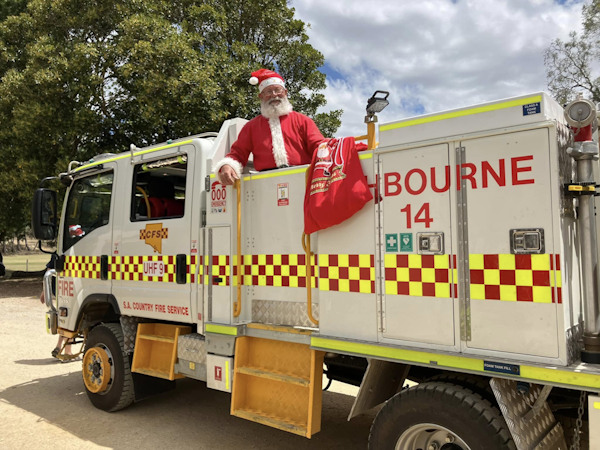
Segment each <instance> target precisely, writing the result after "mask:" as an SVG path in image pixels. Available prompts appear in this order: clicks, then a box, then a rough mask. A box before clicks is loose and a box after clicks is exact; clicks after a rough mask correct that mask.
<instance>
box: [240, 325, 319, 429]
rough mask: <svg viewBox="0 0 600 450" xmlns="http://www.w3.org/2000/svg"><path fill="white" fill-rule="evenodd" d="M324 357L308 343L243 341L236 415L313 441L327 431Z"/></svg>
mask: <svg viewBox="0 0 600 450" xmlns="http://www.w3.org/2000/svg"><path fill="white" fill-rule="evenodd" d="M323 356H324V353H323V352H319V351H316V350H311V349H310V347H309V346H308V344H299V343H295V342H284V341H276V340H271V339H263V338H255V337H248V336H244V337H240V338H238V339H237V341H236V350H235V364H234V378H233V391H232V396H231V414H232V415H234V416H237V417H241V418H244V419H248V420H252V421H254V422H258V423H262V424H264V425H268V426H271V427H274V428H277V429H280V430H285V431H288V432H290V433H294V434H299V435H301V436H306V437H308V438H310V437H311V436H312V435H313V434H315V433H317V432H318V431H319V430H320V429H321V406H322V389H321V387H322V379H323Z"/></svg>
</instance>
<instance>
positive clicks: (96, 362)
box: [82, 323, 134, 412]
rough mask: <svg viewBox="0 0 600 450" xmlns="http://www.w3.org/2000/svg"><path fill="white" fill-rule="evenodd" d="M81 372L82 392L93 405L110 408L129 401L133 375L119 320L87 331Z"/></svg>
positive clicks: (127, 404) (113, 408)
mask: <svg viewBox="0 0 600 450" xmlns="http://www.w3.org/2000/svg"><path fill="white" fill-rule="evenodd" d="M82 374H83V383H84V385H85V390H86V393H87V395H88V397H89V399H90V401H91V402H92V404H93V405H94V406H95V407H96V408H98V409H102V410H104V411H109V412H112V411H118V410H120V409H123V408H126V407H127V406H129V405H130V404H131V403H132V402H133V399H134V390H133V377H132V376H131V367H130V365H129V359H128V357H127V355H125V352H124V351H123V331H122V330H121V326H120V325H119V324H117V323H106V324H102V325H98V326H97V327H95V328H93V329H92V331H90V333H89V335H88V338H87V342H86V346H85V353H84V355H83V368H82Z"/></svg>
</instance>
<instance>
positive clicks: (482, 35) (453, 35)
mask: <svg viewBox="0 0 600 450" xmlns="http://www.w3.org/2000/svg"><path fill="white" fill-rule="evenodd" d="M561 3H563V4H559V3H557V2H556V1H552V0H458V1H451V0H420V1H418V2H417V1H413V0H402V1H400V0H396V1H394V0H371V1H364V0H327V1H322V0H293V1H292V2H291V6H292V7H294V8H295V9H296V17H298V18H299V19H301V20H303V21H304V22H305V23H309V24H310V28H309V30H308V35H309V37H310V43H311V44H312V45H313V47H315V48H316V49H317V50H319V51H321V52H322V53H323V55H324V56H325V62H326V66H327V67H328V68H330V69H332V70H333V71H335V72H337V73H338V74H339V75H340V76H341V78H334V77H331V76H330V77H328V82H327V89H326V91H325V95H326V97H327V101H328V103H327V107H326V108H325V110H330V109H339V108H342V109H344V115H343V118H342V127H341V129H340V130H339V132H338V133H339V134H340V135H357V134H362V133H364V132H365V127H364V124H363V118H364V114H365V112H364V108H365V106H366V101H367V99H368V98H369V97H370V96H371V94H372V93H373V92H374V91H375V90H376V89H381V90H387V91H389V92H390V97H389V100H390V106H389V107H388V108H387V109H386V110H385V111H384V112H383V113H381V114H380V121H381V122H389V121H392V120H397V119H399V118H402V117H409V116H413V115H417V114H421V113H429V112H436V111H442V110H446V109H452V108H458V107H463V106H468V105H472V104H476V103H480V102H485V101H491V100H496V99H500V98H506V97H514V96H517V95H522V94H526V93H531V92H536V91H541V90H545V89H546V77H545V70H544V50H545V49H546V48H547V47H548V46H549V45H550V43H551V42H552V41H553V40H554V39H556V38H561V39H565V38H566V37H567V36H568V33H569V32H570V31H572V30H579V29H580V20H581V5H582V3H581V1H566V2H565V1H561Z"/></svg>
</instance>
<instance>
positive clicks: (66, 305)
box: [56, 163, 118, 330]
mask: <svg viewBox="0 0 600 450" xmlns="http://www.w3.org/2000/svg"><path fill="white" fill-rule="evenodd" d="M116 173H117V171H116V165H115V164H114V163H107V164H103V165H102V166H101V168H99V169H98V170H95V171H93V173H91V174H87V175H82V176H78V177H76V178H75V180H74V181H73V183H72V184H71V186H70V188H69V190H68V191H67V197H66V201H65V203H64V205H63V214H62V222H61V228H60V231H59V243H58V253H59V255H62V258H63V259H64V265H63V266H64V270H61V271H57V279H56V296H57V302H58V308H59V317H58V326H59V327H61V328H65V329H68V330H74V329H75V327H76V326H77V324H76V320H77V314H76V311H78V310H80V309H81V306H82V305H83V304H84V303H85V302H87V301H92V300H93V298H94V297H95V296H98V295H110V293H111V281H110V279H109V278H110V277H109V272H108V262H109V255H110V254H111V242H112V235H113V223H114V221H115V200H116V195H115V193H116V192H117V188H118V184H117V181H116V180H117V177H116Z"/></svg>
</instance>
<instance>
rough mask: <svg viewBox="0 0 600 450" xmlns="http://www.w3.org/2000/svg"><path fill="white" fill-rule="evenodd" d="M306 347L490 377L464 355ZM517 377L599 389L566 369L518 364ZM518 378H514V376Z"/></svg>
mask: <svg viewBox="0 0 600 450" xmlns="http://www.w3.org/2000/svg"><path fill="white" fill-rule="evenodd" d="M310 345H311V347H313V348H317V349H319V350H321V349H322V350H334V351H340V352H347V353H353V354H357V355H361V356H367V357H368V356H374V357H380V358H386V359H392V360H398V361H406V362H413V363H421V364H433V365H436V366H439V367H448V368H454V369H464V370H470V371H474V372H481V373H486V374H489V375H491V374H493V372H489V371H485V370H484V369H483V360H482V359H476V358H468V357H465V356H452V355H440V354H436V353H429V352H421V351H416V350H406V349H400V348H391V347H384V346H380V345H373V344H359V343H354V342H347V341H338V340H335V339H327V338H320V337H312V338H311V341H310ZM519 367H520V372H521V375H520V378H526V379H530V380H537V381H545V382H549V383H557V384H566V385H570V386H578V387H587V388H593V389H600V376H599V375H595V374H589V373H580V372H574V371H572V370H567V369H566V368H559V367H556V368H546V367H533V366H525V365H520V366H519ZM514 376H518V375H514Z"/></svg>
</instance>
